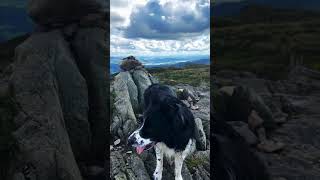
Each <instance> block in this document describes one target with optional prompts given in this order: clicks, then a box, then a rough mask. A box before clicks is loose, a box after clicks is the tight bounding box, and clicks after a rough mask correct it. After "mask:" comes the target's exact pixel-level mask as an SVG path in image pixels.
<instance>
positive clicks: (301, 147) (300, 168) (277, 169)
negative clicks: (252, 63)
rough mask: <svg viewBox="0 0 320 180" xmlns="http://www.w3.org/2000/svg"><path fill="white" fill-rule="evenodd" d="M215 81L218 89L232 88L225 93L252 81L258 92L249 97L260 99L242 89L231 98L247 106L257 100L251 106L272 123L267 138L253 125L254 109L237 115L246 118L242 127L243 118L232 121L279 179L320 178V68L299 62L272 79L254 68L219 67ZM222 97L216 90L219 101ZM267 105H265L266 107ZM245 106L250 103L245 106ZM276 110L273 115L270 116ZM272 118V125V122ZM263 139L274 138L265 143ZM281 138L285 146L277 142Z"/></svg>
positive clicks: (235, 102)
mask: <svg viewBox="0 0 320 180" xmlns="http://www.w3.org/2000/svg"><path fill="white" fill-rule="evenodd" d="M215 82H216V83H215V84H214V86H215V89H219V88H220V90H219V91H220V92H224V94H228V93H229V96H228V95H226V96H224V97H223V98H224V99H226V98H227V97H230V93H231V94H232V91H233V90H231V89H232V88H230V87H232V86H233V87H239V86H244V87H249V88H250V89H251V90H252V91H253V94H250V93H249V94H250V95H249V97H253V96H256V97H260V98H261V100H262V101H260V102H259V103H257V101H256V100H249V101H248V100H247V99H248V98H247V97H245V96H244V95H241V93H239V92H240V91H238V94H237V95H238V97H239V95H240V98H238V99H236V98H235V97H233V96H232V95H231V97H232V99H233V101H231V102H232V103H231V104H232V105H233V106H232V107H239V104H241V106H242V107H243V106H246V105H248V104H250V105H251V107H252V108H251V110H252V109H253V110H255V111H256V112H257V117H259V116H261V119H262V120H263V121H264V122H263V123H262V126H264V129H266V136H265V138H266V140H265V139H264V138H263V136H259V135H261V134H259V132H257V131H256V129H254V128H252V124H254V123H252V122H257V121H250V118H251V119H252V114H250V112H249V113H247V114H246V115H249V117H248V116H247V120H243V119H237V118H233V119H232V121H238V120H241V121H242V122H240V124H241V125H240V127H241V128H239V123H237V122H230V123H231V124H232V125H233V127H234V128H235V129H236V130H238V132H239V133H240V134H241V135H242V136H243V137H244V138H245V139H246V140H247V142H248V143H249V144H251V147H252V149H253V150H254V151H255V152H256V153H257V154H258V155H259V156H260V157H261V159H262V160H263V161H264V162H265V164H266V166H267V168H268V171H269V172H270V174H271V177H272V179H273V180H280V179H281V180H295V179H296V180H298V179H299V180H301V179H307V180H315V179H320V166H319V157H320V156H319V155H320V146H319V138H320V131H319V126H320V124H319V117H320V108H319V107H320V73H319V72H315V71H312V70H310V69H306V68H304V67H302V66H298V67H294V68H293V69H292V70H291V72H290V73H289V75H288V78H286V79H284V80H278V81H271V80H266V79H261V78H259V77H257V76H255V75H254V74H252V73H248V72H236V71H218V72H217V75H216V80H215ZM218 94H219V93H218ZM243 94H245V93H243ZM221 97H222V96H220V95H218V96H215V97H214V98H213V101H215V100H216V99H215V98H221ZM249 99H250V98H249ZM258 99H259V98H258ZM247 102H249V103H247ZM261 102H262V103H261ZM213 103H215V102H213ZM237 103H238V104H237ZM263 106H265V108H261V107H263ZM239 109H240V108H239ZM244 109H246V108H242V110H244ZM270 112H271V116H268V114H270ZM259 118H260V117H259ZM244 119H245V118H244ZM267 122H268V123H267ZM270 122H271V123H270ZM237 124H238V126H237ZM270 124H271V127H268V126H267V125H270ZM245 127H246V128H245ZM248 127H249V128H248ZM263 141H265V142H271V143H265V144H263ZM279 143H280V144H281V146H277V145H279Z"/></svg>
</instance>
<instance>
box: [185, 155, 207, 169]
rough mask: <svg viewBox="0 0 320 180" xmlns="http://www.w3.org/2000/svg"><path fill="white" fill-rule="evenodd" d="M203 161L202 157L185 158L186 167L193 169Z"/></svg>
mask: <svg viewBox="0 0 320 180" xmlns="http://www.w3.org/2000/svg"><path fill="white" fill-rule="evenodd" d="M204 163H205V159H204V158H195V157H192V158H187V159H186V165H187V167H188V169H189V170H190V169H193V168H195V167H198V166H199V165H202V164H204Z"/></svg>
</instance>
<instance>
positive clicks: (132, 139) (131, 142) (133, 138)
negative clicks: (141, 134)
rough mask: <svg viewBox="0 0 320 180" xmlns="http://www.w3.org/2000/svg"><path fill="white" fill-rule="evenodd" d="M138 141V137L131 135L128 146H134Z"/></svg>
mask: <svg viewBox="0 0 320 180" xmlns="http://www.w3.org/2000/svg"><path fill="white" fill-rule="evenodd" d="M135 142H136V138H135V137H134V136H130V137H129V138H128V146H132V145H133V144H134V143H135Z"/></svg>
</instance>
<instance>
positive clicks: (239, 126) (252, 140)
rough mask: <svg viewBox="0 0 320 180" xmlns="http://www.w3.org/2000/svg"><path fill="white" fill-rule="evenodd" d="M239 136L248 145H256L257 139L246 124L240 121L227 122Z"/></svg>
mask: <svg viewBox="0 0 320 180" xmlns="http://www.w3.org/2000/svg"><path fill="white" fill-rule="evenodd" d="M228 123H229V124H230V125H231V126H232V127H233V128H234V129H235V130H236V131H237V132H238V133H239V134H240V136H242V137H243V138H244V139H245V141H246V142H247V143H248V144H249V145H255V144H257V143H258V141H259V140H258V138H257V137H256V135H255V134H254V133H253V132H252V131H251V130H250V129H249V127H248V124H246V123H244V122H241V121H230V122H228Z"/></svg>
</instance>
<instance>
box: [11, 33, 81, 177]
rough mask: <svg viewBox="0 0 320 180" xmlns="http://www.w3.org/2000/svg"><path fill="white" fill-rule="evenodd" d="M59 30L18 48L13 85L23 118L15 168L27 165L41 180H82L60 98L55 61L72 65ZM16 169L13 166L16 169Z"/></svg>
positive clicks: (18, 137)
mask: <svg viewBox="0 0 320 180" xmlns="http://www.w3.org/2000/svg"><path fill="white" fill-rule="evenodd" d="M65 49H67V47H66V44H65V43H64V40H63V38H62V36H61V34H60V33H59V32H57V31H54V32H50V33H41V34H38V35H33V36H31V37H30V38H29V39H27V40H26V41H25V42H24V43H23V44H21V45H19V46H18V47H17V48H16V52H15V57H16V59H15V69H14V72H13V74H12V76H11V81H10V83H11V85H12V87H13V94H14V98H15V102H16V104H17V106H18V107H19V109H18V111H19V112H23V113H25V116H20V117H21V118H23V119H21V120H19V121H18V122H21V124H19V125H20V126H19V127H18V128H17V129H16V130H15V131H14V132H13V137H14V139H15V141H16V142H17V145H18V146H17V148H18V151H17V152H16V153H15V157H16V162H15V163H14V164H15V165H17V166H19V165H23V164H24V163H25V162H28V163H29V164H31V165H32V167H33V169H34V171H32V173H33V174H34V175H36V177H37V178H38V179H63V180H81V179H82V177H81V175H80V172H79V169H78V166H77V164H76V161H75V158H74V155H73V152H72V149H71V145H70V141H69V136H68V133H67V130H66V124H65V120H64V116H63V110H62V108H61V101H60V97H59V82H58V79H57V70H59V68H57V64H56V62H60V63H61V62H64V61H65V62H66V65H68V67H65V68H66V69H69V68H72V65H71V64H70V62H69V63H67V62H68V61H70V59H68V56H63V53H62V54H59V53H60V52H64V51H65ZM57 54H59V55H57ZM15 168H17V167H13V169H15Z"/></svg>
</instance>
